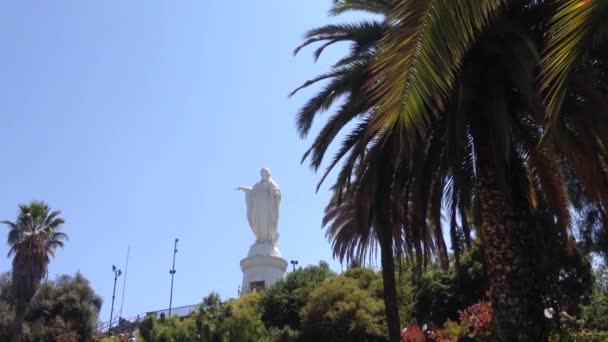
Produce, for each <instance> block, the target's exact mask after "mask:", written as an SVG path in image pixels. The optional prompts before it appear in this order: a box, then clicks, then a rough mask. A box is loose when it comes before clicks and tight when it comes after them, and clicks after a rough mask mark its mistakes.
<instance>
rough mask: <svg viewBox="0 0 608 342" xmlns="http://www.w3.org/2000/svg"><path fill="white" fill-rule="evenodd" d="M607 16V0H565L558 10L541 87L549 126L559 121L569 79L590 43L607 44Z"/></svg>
mask: <svg viewBox="0 0 608 342" xmlns="http://www.w3.org/2000/svg"><path fill="white" fill-rule="evenodd" d="M607 17H608V2H606V1H595V0H564V1H561V3H560V5H559V7H558V8H557V10H556V11H555V14H554V15H553V18H552V20H551V28H550V31H549V34H548V41H547V44H546V48H545V51H544V55H543V59H542V62H541V67H542V70H541V89H543V90H544V92H545V95H546V102H547V106H548V109H549V117H548V121H547V123H548V126H549V127H552V126H553V125H554V124H555V121H556V116H557V115H558V114H559V113H560V111H561V106H562V103H563V101H564V98H565V96H566V89H567V80H568V78H569V77H570V76H571V74H572V72H573V70H574V68H575V66H576V65H577V63H579V62H580V59H581V58H582V57H583V56H584V55H585V54H586V53H587V52H588V46H590V45H591V44H589V43H591V42H593V41H594V40H595V41H596V44H597V41H604V43H605V41H606V38H608V23H607V22H606V18H607Z"/></svg>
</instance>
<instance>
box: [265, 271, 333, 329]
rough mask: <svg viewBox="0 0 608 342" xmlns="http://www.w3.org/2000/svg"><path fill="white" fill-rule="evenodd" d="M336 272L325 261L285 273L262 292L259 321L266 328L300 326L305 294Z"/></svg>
mask: <svg viewBox="0 0 608 342" xmlns="http://www.w3.org/2000/svg"><path fill="white" fill-rule="evenodd" d="M333 276H335V274H334V273H333V272H332V271H331V270H330V269H329V266H328V265H327V263H325V262H320V263H319V266H307V267H305V268H304V269H299V270H296V271H294V272H290V273H288V274H287V276H286V277H285V279H282V280H279V281H278V282H276V283H275V284H274V285H273V286H271V287H270V288H268V289H266V290H264V291H263V293H262V298H261V302H260V306H261V310H262V320H263V321H264V323H265V324H266V326H267V327H268V328H271V327H275V328H279V329H281V328H283V327H285V326H288V327H290V328H291V329H296V330H297V329H299V328H300V323H301V319H300V310H301V309H302V308H303V307H304V305H306V302H307V301H308V296H309V294H310V292H312V291H313V290H314V289H315V288H316V287H317V286H319V285H320V284H322V283H323V282H324V281H326V280H327V279H330V278H332V277H333Z"/></svg>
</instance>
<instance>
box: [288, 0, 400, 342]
mask: <svg viewBox="0 0 608 342" xmlns="http://www.w3.org/2000/svg"><path fill="white" fill-rule="evenodd" d="M390 7H391V1H384V0H375V1H354V0H343V1H335V2H334V6H333V7H332V10H331V13H332V14H340V13H343V12H346V11H350V10H363V11H369V12H372V13H377V14H383V13H387V12H388V11H389V10H390ZM386 28H387V22H385V21H382V20H369V21H362V22H359V23H355V24H343V25H327V26H323V27H320V28H317V29H313V30H311V31H309V32H308V33H307V34H306V37H305V41H304V43H303V44H302V45H300V46H299V47H297V48H296V50H295V53H296V54H297V53H298V52H299V51H300V50H301V49H302V48H303V47H306V46H308V45H310V44H312V43H317V42H321V43H322V45H321V47H320V48H318V49H317V50H316V51H315V53H314V56H315V59H318V58H319V56H320V55H321V54H322V53H323V51H324V49H325V48H327V47H328V46H330V45H332V44H335V43H339V42H350V43H351V53H350V54H349V55H347V56H346V57H344V58H342V59H340V60H339V61H338V62H337V63H335V64H334V66H333V68H332V70H331V71H330V72H329V73H326V74H323V75H320V76H318V77H316V78H314V79H312V80H309V81H307V82H305V83H304V84H303V85H302V86H300V87H299V88H297V89H296V90H294V91H293V92H292V93H291V94H290V96H292V95H294V94H295V93H297V92H298V91H300V90H301V89H303V88H306V87H308V86H310V85H313V84H315V83H317V82H319V81H323V80H326V81H327V85H326V86H325V87H324V88H323V89H322V90H321V91H320V92H319V93H318V94H317V95H316V96H314V97H312V98H311V99H310V100H309V101H308V102H307V103H306V104H305V105H304V106H303V107H302V109H301V110H300V112H299V113H298V118H297V126H298V131H299V133H300V136H301V137H302V138H304V137H306V136H307V135H308V133H309V131H310V128H311V126H312V123H313V120H314V118H315V117H316V116H317V115H319V114H320V113H321V112H323V111H324V110H327V109H328V108H330V107H331V106H332V104H333V103H334V102H335V101H336V100H338V99H340V98H344V101H343V103H342V104H341V106H340V108H339V109H338V110H337V112H336V113H335V114H334V115H333V116H332V117H331V118H329V119H328V121H327V123H326V124H325V125H324V127H323V128H322V130H321V132H320V133H319V134H318V136H317V137H316V139H315V140H314V142H313V143H312V146H311V147H310V148H309V149H308V151H306V153H305V154H304V157H303V159H302V160H303V161H304V160H305V159H306V158H308V157H310V163H311V167H312V168H313V169H314V170H318V169H319V168H320V166H321V164H322V161H323V158H324V156H325V153H326V151H327V149H328V147H329V145H330V144H331V143H332V142H333V141H334V140H335V139H336V137H337V136H338V135H339V133H340V131H341V130H342V129H343V128H344V127H345V126H346V125H347V124H348V123H349V122H351V121H353V120H357V121H359V124H358V125H357V127H356V128H355V129H354V130H353V131H352V132H351V134H350V135H349V136H348V137H347V138H346V139H345V141H344V142H343V144H342V146H341V148H340V149H339V151H338V152H337V154H336V156H335V157H334V159H333V161H332V163H331V164H330V166H329V167H328V168H327V170H326V172H325V174H324V175H323V176H322V178H321V181H320V182H319V187H320V186H321V184H322V183H323V181H324V180H325V178H326V176H327V175H328V174H329V172H330V171H331V170H332V169H333V168H334V167H335V166H336V165H337V163H338V162H339V161H341V160H342V159H343V158H346V159H347V160H346V162H345V163H344V166H343V167H342V170H341V172H340V175H339V176H338V180H337V181H336V184H335V185H334V186H333V188H334V191H335V197H334V200H333V201H332V203H331V204H330V206H328V209H327V214H326V218H325V223H327V222H329V221H333V223H332V226H333V227H334V228H330V229H329V230H328V236H329V237H330V238H331V239H332V240H333V241H334V244H333V249H334V254H335V255H336V256H338V257H339V258H340V259H341V260H344V259H346V261H347V262H348V261H351V260H354V261H356V262H359V263H360V262H362V261H364V260H365V259H366V258H367V257H368V256H371V255H372V254H373V251H375V246H376V244H379V246H380V256H381V265H382V276H383V280H384V282H383V283H384V304H385V310H386V315H387V326H388V332H389V337H390V339H391V341H398V340H399V332H400V319H399V311H398V305H397V292H396V281H395V265H394V254H395V253H397V254H401V251H402V246H403V244H402V243H401V240H402V239H401V229H400V226H399V224H398V221H397V220H394V218H393V219H391V218H390V217H389V215H393V214H396V213H395V212H392V210H391V209H392V208H391V202H390V200H389V199H388V198H387V197H386V196H382V195H383V193H384V191H388V190H389V189H388V187H390V182H387V180H388V179H391V178H392V177H390V176H388V175H389V174H391V173H393V172H394V170H393V169H392V168H390V167H377V166H378V165H385V164H384V163H381V162H380V161H381V160H386V159H387V158H390V154H391V153H395V152H396V151H394V150H391V149H388V148H381V145H380V144H377V145H376V147H375V148H374V145H375V144H374V139H373V138H372V137H371V136H370V138H369V139H362V137H363V134H364V133H365V132H367V131H368V123H369V120H368V118H369V115H370V113H371V111H372V110H373V107H374V105H373V103H371V102H370V101H369V99H368V95H367V93H366V89H365V84H366V83H367V81H368V79H369V70H370V66H371V63H372V61H373V58H374V56H375V53H376V45H377V42H378V41H379V39H380V38H381V37H382V35H383V33H384V31H385V30H386ZM370 148H371V149H373V150H374V151H375V153H372V155H374V157H373V158H372V159H367V158H366V157H365V156H366V151H367V150H368V149H370ZM347 155H348V156H347ZM346 156H347V157H346ZM371 160H375V162H370V161H371ZM355 170H357V171H355ZM357 174H358V176H357ZM317 189H318V188H317ZM348 214H352V216H348ZM344 225H346V226H348V227H349V229H342V227H343V226H344ZM332 232H339V233H332ZM332 235H333V236H332ZM336 235H338V237H335V236H336Z"/></svg>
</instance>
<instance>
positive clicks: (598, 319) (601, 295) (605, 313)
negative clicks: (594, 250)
mask: <svg viewBox="0 0 608 342" xmlns="http://www.w3.org/2000/svg"><path fill="white" fill-rule="evenodd" d="M595 278H596V281H595V283H594V286H593V291H592V294H591V297H590V300H589V304H588V305H585V306H583V307H582V308H581V319H582V321H583V327H584V328H586V329H591V330H600V331H608V268H606V267H602V268H600V269H599V270H597V271H596V273H595Z"/></svg>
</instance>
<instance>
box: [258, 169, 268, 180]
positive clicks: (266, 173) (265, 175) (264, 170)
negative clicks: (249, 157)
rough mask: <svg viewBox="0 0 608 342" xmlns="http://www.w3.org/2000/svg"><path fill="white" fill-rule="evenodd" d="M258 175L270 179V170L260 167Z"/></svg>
mask: <svg viewBox="0 0 608 342" xmlns="http://www.w3.org/2000/svg"><path fill="white" fill-rule="evenodd" d="M260 175H261V176H262V179H263V180H265V181H267V180H269V179H270V170H268V169H267V168H262V170H260Z"/></svg>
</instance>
